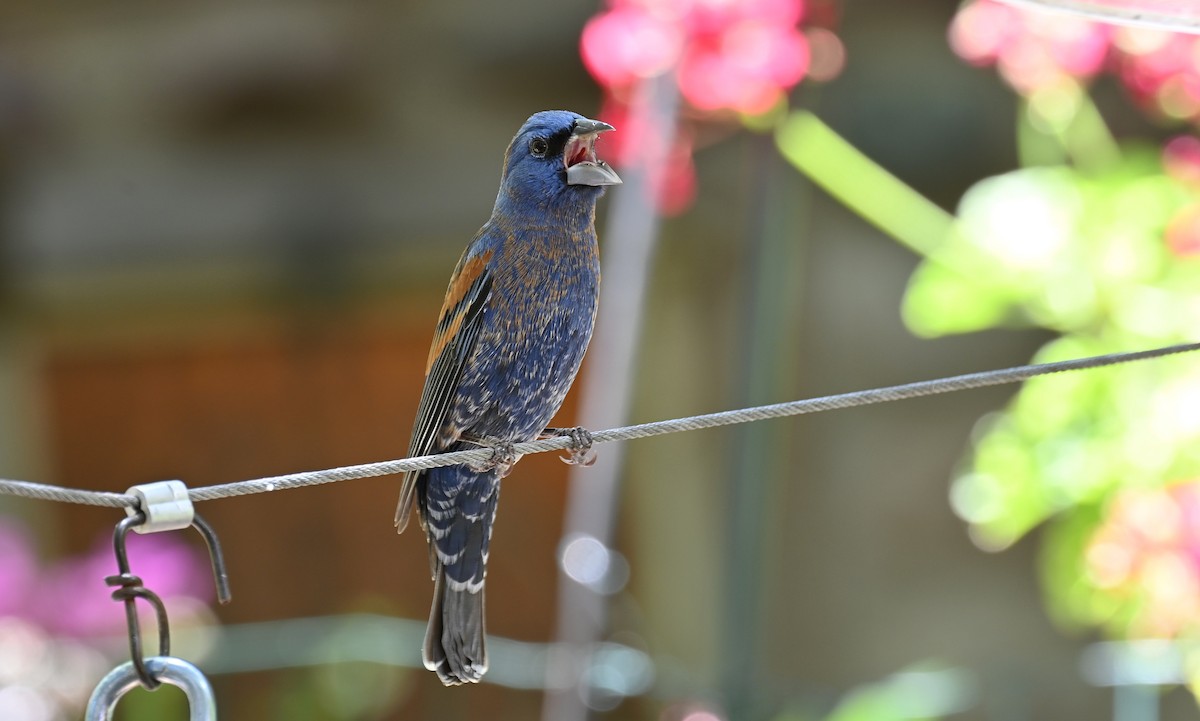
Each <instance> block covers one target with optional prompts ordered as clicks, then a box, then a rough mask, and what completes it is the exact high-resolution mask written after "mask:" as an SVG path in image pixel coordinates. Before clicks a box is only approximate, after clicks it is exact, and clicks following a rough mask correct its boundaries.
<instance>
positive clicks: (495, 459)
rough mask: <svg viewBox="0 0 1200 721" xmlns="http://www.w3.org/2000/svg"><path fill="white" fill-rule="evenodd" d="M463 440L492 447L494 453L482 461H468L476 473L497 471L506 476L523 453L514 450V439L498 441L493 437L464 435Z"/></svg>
mask: <svg viewBox="0 0 1200 721" xmlns="http://www.w3.org/2000/svg"><path fill="white" fill-rule="evenodd" d="M462 440H464V441H466V442H468V443H473V444H475V445H477V446H480V447H482V448H490V449H491V451H492V455H491V457H489V458H485V459H484V460H482V461H477V462H475V463H468V464H467V467H468V468H470V469H471V470H472V471H474V472H476V473H490V472H492V471H496V473H497V474H498V475H499V476H500V477H501V478H504V477H505V476H507V475H508V474H509V472H510V471H512V467H513V466H515V465H516V464H517V461H519V460H521V454H520V453H517V452H516V450H514V447H513V442H512V441H498V440H495V439H491V438H469V437H467V436H463V437H462Z"/></svg>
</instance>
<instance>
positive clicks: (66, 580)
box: [0, 525, 215, 637]
mask: <svg viewBox="0 0 1200 721" xmlns="http://www.w3.org/2000/svg"><path fill="white" fill-rule="evenodd" d="M126 547H127V551H128V553H129V562H130V566H131V568H132V570H133V572H134V573H135V574H137V575H138V576H139V577H141V579H142V582H143V583H144V584H145V586H146V587H147V588H149V589H150V590H152V591H154V592H155V593H157V594H158V595H159V596H160V597H161V598H162V599H163V600H164V601H165V602H166V603H167V604H168V607H169V606H170V603H171V599H173V598H181V597H187V598H194V599H200V600H205V601H207V600H210V599H211V598H212V596H213V595H214V593H215V591H214V586H213V581H212V575H211V572H210V571H209V566H208V559H207V558H206V557H205V555H204V552H203V551H197V550H196V549H195V548H193V547H191V546H189V545H188V544H186V543H185V542H184V541H183V540H182V539H181V538H179V537H178V534H156V535H151V536H139V535H137V534H134V533H131V534H129V537H128V539H127V543H126ZM116 573H117V562H116V558H115V557H114V556H113V550H112V540H111V537H110V536H109V535H108V534H105V536H104V537H103V538H100V539H98V540H97V541H96V544H95V545H94V546H93V548H92V550H91V551H89V552H88V553H87V554H85V555H83V556H76V557H74V558H67V559H63V560H60V561H58V562H56V563H52V564H43V567H42V568H39V567H38V562H37V558H36V556H35V554H34V551H33V545H32V543H31V541H30V539H29V537H28V534H27V533H25V531H24V530H23V529H21V528H20V527H18V526H12V525H7V526H6V525H0V616H15V617H18V618H22V619H25V620H29V621H33V622H35V623H36V624H37V625H38V626H40V627H41V628H43V629H46V630H47V631H50V632H52V633H54V634H56V635H59V636H71V637H85V636H95V635H102V634H111V633H121V632H123V630H124V626H125V614H124V611H123V610H122V608H121V604H119V603H117V602H115V601H113V600H112V597H111V593H112V589H111V588H110V587H109V586H106V585H105V583H104V579H105V577H106V576H113V575H116ZM139 605H140V604H139Z"/></svg>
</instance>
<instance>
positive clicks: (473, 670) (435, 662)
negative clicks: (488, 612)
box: [421, 562, 488, 686]
mask: <svg viewBox="0 0 1200 721" xmlns="http://www.w3.org/2000/svg"><path fill="white" fill-rule="evenodd" d="M435 577H436V580H435V582H434V589H433V608H432V609H430V611H429V626H428V627H427V628H426V629H425V646H424V648H423V650H422V652H421V658H422V660H423V661H424V662H425V668H427V669H429V670H430V671H435V672H437V675H438V678H440V679H441V680H442V683H444V684H446V685H447V686H457V685H458V684H461V683H476V682H477V681H479V679H481V678H483V674H484V673H485V672H486V671H487V668H488V658H487V643H486V641H485V640H484V622H483V581H482V580H481V581H480V582H479V584H478V585H475V584H459V583H456V582H454V580H453V579H449V578H447V577H446V569H445V567H444V566H443V565H442V564H441V563H440V562H438V563H437V564H436V569H435Z"/></svg>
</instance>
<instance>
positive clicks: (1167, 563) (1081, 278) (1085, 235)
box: [903, 96, 1200, 637]
mask: <svg viewBox="0 0 1200 721" xmlns="http://www.w3.org/2000/svg"><path fill="white" fill-rule="evenodd" d="M1074 107H1075V109H1076V110H1075V112H1077V113H1083V112H1086V113H1087V114H1088V115H1089V116H1090V118H1091V119H1092V120H1093V122H1090V123H1078V122H1073V120H1072V118H1071V117H1066V118H1064V121H1063V122H1062V123H1060V124H1057V125H1055V126H1052V127H1048V126H1047V125H1046V124H1045V123H1044V122H1043V123H1040V124H1039V123H1038V122H1036V120H1034V121H1031V122H1030V123H1029V124H1028V125H1027V126H1026V127H1025V129H1024V132H1025V133H1026V134H1029V133H1031V132H1036V131H1037V130H1038V128H1039V127H1040V128H1041V129H1042V132H1043V133H1044V135H1045V136H1046V138H1045V139H1046V140H1049V141H1051V142H1058V143H1059V145H1060V147H1061V148H1062V149H1063V150H1064V155H1065V156H1066V157H1067V159H1068V161H1074V162H1067V163H1064V164H1060V165H1052V166H1039V167H1027V168H1023V169H1019V170H1015V171H1013V172H1010V173H1006V174H1004V175H1000V176H997V177H992V178H987V179H984V180H982V181H980V182H979V183H977V184H976V185H975V186H974V187H972V188H971V189H970V190H968V191H967V193H966V194H965V195H964V196H963V199H962V201H961V203H960V205H959V208H958V212H957V223H956V232H954V233H952V234H949V235H948V237H947V238H946V240H945V242H944V243H943V244H941V245H940V246H939V247H937V248H936V249H935V250H933V251H932V252H930V253H928V254H927V255H926V258H925V259H924V261H923V262H922V263H921V265H920V266H919V267H918V269H917V271H916V272H915V273H914V275H913V277H912V279H911V282H910V285H909V289H908V293H907V296H906V298H905V301H904V308H903V312H904V317H905V320H906V322H907V323H908V325H909V326H910V327H911V328H912V329H913V330H914V331H915V332H917V333H920V334H922V335H926V336H938V335H944V334H949V333H965V332H971V331H977V330H983V329H986V328H994V327H1000V326H1004V327H1011V326H1034V327H1041V328H1045V329H1048V330H1051V331H1054V332H1055V333H1057V334H1058V337H1057V338H1056V339H1055V340H1053V341H1051V342H1049V343H1048V344H1047V345H1046V346H1044V347H1043V348H1042V349H1041V351H1039V353H1038V354H1037V357H1036V358H1035V360H1036V361H1037V362H1048V361H1054V360H1062V359H1067V358H1074V357H1081V356H1087V355H1096V354H1102V353H1113V352H1119V351H1129V350H1136V349H1140V348H1150V347H1155V346H1163V345H1169V344H1172V343H1181V342H1186V341H1189V340H1194V339H1195V336H1196V329H1197V328H1200V253H1197V247H1198V246H1197V236H1196V233H1197V229H1196V227H1195V223H1194V221H1193V220H1192V218H1193V216H1194V214H1195V213H1196V207H1197V200H1198V194H1197V188H1196V186H1195V184H1194V177H1195V168H1194V167H1193V168H1191V169H1189V168H1188V165H1189V163H1191V161H1190V159H1189V158H1187V157H1180V156H1179V154H1177V153H1172V152H1170V148H1171V146H1168V152H1166V153H1160V152H1155V151H1154V150H1152V149H1151V148H1149V147H1146V146H1143V145H1138V144H1130V145H1129V146H1127V147H1123V148H1121V149H1119V152H1118V153H1117V154H1115V155H1112V156H1110V157H1111V159H1110V160H1109V161H1108V162H1096V154H1089V153H1088V149H1089V148H1095V147H1098V145H1097V143H1095V142H1094V141H1093V142H1090V139H1089V138H1087V137H1083V138H1081V137H1080V135H1081V134H1082V133H1084V132H1087V133H1092V134H1095V132H1096V127H1095V122H1094V119H1095V118H1096V117H1098V116H1097V115H1096V114H1095V112H1094V110H1095V109H1094V107H1093V106H1092V105H1091V103H1090V101H1088V100H1087V99H1086V96H1083V99H1082V101H1081V102H1077V103H1075V106H1074ZM1037 112H1038V110H1037V108H1036V104H1034V103H1030V104H1029V105H1027V106H1026V114H1027V116H1030V115H1033V114H1035V113H1037ZM1031 129H1032V130H1031ZM1104 150H1105V151H1107V150H1109V148H1108V147H1107V145H1105V146H1104ZM1105 154H1107V153H1105ZM1080 158H1086V159H1087V161H1088V162H1083V161H1082V160H1080ZM1192 164H1193V165H1194V163H1192ZM1198 441H1200V374H1197V372H1196V368H1195V362H1194V359H1191V358H1186V357H1185V358H1174V359H1168V360H1165V361H1163V362H1156V363H1154V364H1128V365H1123V366H1117V367H1113V368H1107V369H1102V370H1096V371H1089V372H1087V373H1078V374H1071V375H1069V376H1062V377H1057V376H1056V377H1043V378H1038V379H1035V380H1032V381H1029V382H1028V383H1026V384H1025V385H1024V387H1023V388H1022V389H1021V391H1020V392H1019V393H1018V394H1017V395H1016V397H1014V398H1013V400H1012V401H1011V402H1010V403H1009V405H1008V407H1007V408H1006V409H1004V410H1003V411H1001V412H998V413H996V414H994V415H992V416H990V417H988V418H986V419H985V420H984V421H983V422H982V423H981V424H980V426H979V428H978V429H977V432H976V434H975V438H974V448H973V453H972V454H971V457H970V459H969V460H968V461H967V462H966V463H965V464H964V466H963V468H962V469H961V471H960V472H959V473H958V475H957V477H956V478H955V480H954V482H953V486H952V489H951V500H952V502H953V505H954V508H955V510H956V511H957V512H958V513H959V515H960V516H962V517H963V518H964V519H965V520H967V521H968V522H969V523H970V524H971V533H972V536H973V538H974V539H975V540H976V542H977V543H978V544H979V545H980V546H982V547H985V548H990V549H1001V548H1004V547H1007V546H1008V545H1010V544H1012V543H1014V542H1015V541H1016V540H1018V539H1019V538H1021V537H1022V536H1023V535H1024V534H1025V533H1027V532H1028V531H1029V530H1031V529H1032V528H1034V527H1036V526H1038V525H1039V524H1042V523H1045V522H1050V525H1049V527H1048V529H1047V533H1046V535H1045V536H1044V545H1043V565H1042V576H1043V581H1044V587H1045V589H1046V591H1047V598H1048V603H1049V606H1050V609H1051V611H1052V613H1053V615H1054V616H1055V617H1056V618H1057V619H1058V620H1059V621H1061V622H1064V623H1066V624H1068V625H1075V624H1086V625H1101V626H1103V627H1105V628H1106V629H1107V630H1108V631H1109V632H1110V633H1111V634H1113V635H1115V636H1118V637H1178V636H1182V635H1188V634H1190V633H1193V632H1194V631H1195V630H1196V627H1197V624H1198V623H1200V580H1198V579H1200V556H1197V555H1196V553H1195V551H1196V550H1197V548H1200V547H1198V546H1194V544H1193V543H1192V536H1194V535H1197V536H1200V516H1197V515H1196V514H1194V513H1192V512H1191V506H1190V505H1189V504H1190V503H1191V498H1192V495H1193V494H1192V491H1191V488H1192V487H1191V485H1190V484H1191V483H1194V481H1193V479H1196V478H1200V443H1198ZM1145 508H1150V509H1151V512H1150V514H1149V515H1146V513H1145V512H1144V510H1138V509H1145ZM1130 509H1133V510H1132V511H1131V510H1130ZM1139 514H1140V515H1139Z"/></svg>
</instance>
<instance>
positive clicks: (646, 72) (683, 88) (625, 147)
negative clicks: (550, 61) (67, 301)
mask: <svg viewBox="0 0 1200 721" xmlns="http://www.w3.org/2000/svg"><path fill="white" fill-rule="evenodd" d="M830 8H831V6H830V5H829V2H828V0H608V4H607V8H606V9H605V10H604V11H603V12H601V13H600V14H598V15H596V16H595V17H593V18H592V19H591V20H589V21H588V23H587V25H586V26H585V27H584V29H583V35H582V38H581V39H580V53H581V55H582V57H583V62H584V65H585V66H586V67H587V69H588V71H589V72H590V73H591V74H592V76H593V77H594V78H595V79H596V81H597V82H598V83H600V85H601V86H602V87H603V88H604V90H605V95H606V99H605V107H604V111H603V112H602V113H601V118H603V119H604V120H607V121H608V122H611V123H612V124H613V125H615V126H616V127H617V128H618V132H617V133H614V134H613V135H612V137H611V138H606V140H605V142H606V146H607V147H606V150H605V152H606V153H608V154H609V156H610V157H611V158H612V160H613V162H614V163H615V164H616V165H618V166H626V167H628V166H630V165H634V164H637V163H639V162H640V163H645V162H646V158H647V157H652V158H655V159H657V161H658V162H660V163H661V164H662V169H661V172H659V173H657V175H656V176H655V177H654V178H652V183H651V184H652V186H653V192H654V194H655V200H656V202H657V204H658V207H659V210H660V211H661V212H663V213H666V214H672V213H677V212H680V211H682V210H683V209H685V208H686V207H687V206H688V205H689V204H690V203H691V201H692V198H693V197H694V195H695V190H696V182H695V172H694V169H693V166H692V152H693V150H694V144H695V138H696V136H697V133H696V132H695V128H696V126H697V125H698V124H700V123H706V122H713V121H729V120H731V119H736V117H737V114H739V113H740V114H743V115H750V116H754V115H761V114H764V113H767V112H768V111H770V110H772V109H774V108H777V107H779V106H780V105H781V104H782V103H784V102H785V100H786V97H787V93H788V91H790V90H791V89H792V88H793V87H795V85H796V84H797V83H799V82H800V81H801V80H802V79H804V78H805V77H811V78H814V79H817V80H829V79H832V78H833V77H834V76H835V75H837V73H838V72H839V71H840V70H841V66H842V63H843V59H844V52H843V49H842V46H841V43H840V41H838V39H837V37H836V36H835V35H834V34H833V33H832V32H830V31H829V30H827V29H824V28H822V27H810V28H808V29H806V30H801V28H800V22H801V20H802V19H806V18H805V16H806V13H809V12H811V11H813V10H814V9H815V10H816V11H817V14H821V13H822V12H824V11H826V10H829V9H830ZM662 75H669V76H670V77H672V78H673V79H674V82H675V83H676V84H677V86H678V88H679V94H680V96H681V97H682V99H683V101H684V103H685V108H684V109H683V111H682V112H681V116H682V117H683V118H684V120H683V121H682V122H681V123H680V124H679V127H678V128H677V129H676V131H675V132H674V133H673V136H674V137H673V140H672V142H671V144H670V145H671V147H657V145H661V144H662V143H661V141H660V140H657V138H658V137H659V136H660V135H661V134H659V133H655V132H652V130H651V129H639V128H636V127H633V126H632V125H631V124H630V123H629V122H628V119H629V118H631V117H632V115H635V114H634V113H630V110H629V106H630V103H631V102H632V101H633V96H634V94H635V92H636V88H637V87H638V86H639V84H640V83H641V82H643V81H645V80H648V79H650V78H654V77H657V76H662Z"/></svg>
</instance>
